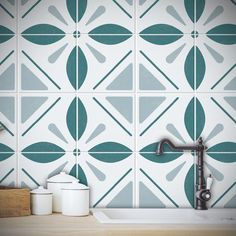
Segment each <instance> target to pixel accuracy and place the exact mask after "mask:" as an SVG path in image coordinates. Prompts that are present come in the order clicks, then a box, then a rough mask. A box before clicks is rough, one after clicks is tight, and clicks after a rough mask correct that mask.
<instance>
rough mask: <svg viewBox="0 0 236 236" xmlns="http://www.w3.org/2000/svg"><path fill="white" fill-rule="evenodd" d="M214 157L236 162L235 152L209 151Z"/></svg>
mask: <svg viewBox="0 0 236 236" xmlns="http://www.w3.org/2000/svg"><path fill="white" fill-rule="evenodd" d="M207 154H208V155H209V156H210V157H212V158H213V159H215V160H217V161H220V162H224V163H233V162H236V154H235V153H207Z"/></svg>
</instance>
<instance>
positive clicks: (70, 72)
mask: <svg viewBox="0 0 236 236" xmlns="http://www.w3.org/2000/svg"><path fill="white" fill-rule="evenodd" d="M66 73H67V76H68V78H69V81H70V83H71V85H72V86H73V88H74V89H76V47H74V49H73V50H72V51H71V53H70V55H69V57H68V59H67V63H66Z"/></svg>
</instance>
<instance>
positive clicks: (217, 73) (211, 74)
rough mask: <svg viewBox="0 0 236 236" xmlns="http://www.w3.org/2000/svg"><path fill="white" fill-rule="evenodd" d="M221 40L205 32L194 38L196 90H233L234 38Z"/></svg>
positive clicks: (235, 44)
mask: <svg viewBox="0 0 236 236" xmlns="http://www.w3.org/2000/svg"><path fill="white" fill-rule="evenodd" d="M220 37H221V42H217V41H216V40H215V38H209V37H208V36H207V35H205V34H201V35H199V37H197V38H196V48H197V51H198V52H197V54H196V87H197V91H198V92H212V93H214V92H235V89H236V80H235V71H236V68H235V62H236V55H235V50H236V38H235V39H234V40H233V41H229V39H228V37H227V36H220ZM232 37H234V36H232Z"/></svg>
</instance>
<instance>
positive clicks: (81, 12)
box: [67, 0, 87, 22]
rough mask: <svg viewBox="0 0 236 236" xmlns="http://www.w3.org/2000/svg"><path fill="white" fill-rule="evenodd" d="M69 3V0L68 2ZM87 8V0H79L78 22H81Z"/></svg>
mask: <svg viewBox="0 0 236 236" xmlns="http://www.w3.org/2000/svg"><path fill="white" fill-rule="evenodd" d="M67 1H68V0H67ZM86 8H87V0H79V1H78V17H77V22H79V21H80V20H81V18H82V17H83V15H84V13H85V11H86Z"/></svg>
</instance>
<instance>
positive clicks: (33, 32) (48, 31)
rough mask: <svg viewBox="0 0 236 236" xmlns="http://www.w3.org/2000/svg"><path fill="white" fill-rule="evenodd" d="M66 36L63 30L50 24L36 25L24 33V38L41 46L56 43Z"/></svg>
mask: <svg viewBox="0 0 236 236" xmlns="http://www.w3.org/2000/svg"><path fill="white" fill-rule="evenodd" d="M64 36H65V33H64V32H63V31H62V30H60V29H58V28H57V27H55V26H53V25H49V24H39V25H34V26H32V27H30V28H28V29H26V30H25V31H24V32H22V37H23V38H25V39H26V40H28V41H30V42H31V43H35V44H39V45H48V44H52V43H55V42H57V41H59V40H60V39H62V38H63V37H64Z"/></svg>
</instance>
